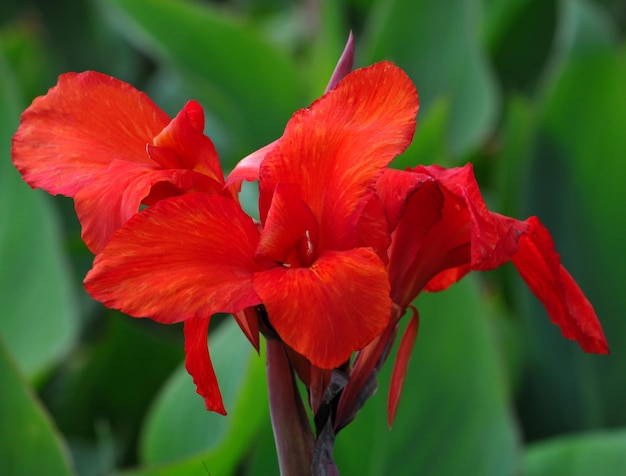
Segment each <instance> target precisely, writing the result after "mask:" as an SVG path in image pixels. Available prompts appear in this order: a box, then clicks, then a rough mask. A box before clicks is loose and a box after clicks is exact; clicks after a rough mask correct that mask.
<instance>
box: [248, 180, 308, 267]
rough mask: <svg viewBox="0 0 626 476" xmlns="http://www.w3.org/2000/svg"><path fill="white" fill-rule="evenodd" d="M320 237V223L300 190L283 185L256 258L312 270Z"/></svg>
mask: <svg viewBox="0 0 626 476" xmlns="http://www.w3.org/2000/svg"><path fill="white" fill-rule="evenodd" d="M318 235H319V230H318V226H317V222H316V221H315V217H314V216H313V214H312V213H311V210H310V208H309V207H308V206H307V204H306V203H304V201H302V199H301V197H300V187H298V186H297V185H296V184H286V183H279V184H278V185H277V186H276V191H275V192H274V197H273V200H272V205H271V208H270V210H269V213H268V215H267V218H266V220H265V226H264V227H263V232H262V233H261V238H260V240H259V245H258V247H257V250H256V255H257V257H258V259H264V260H269V261H268V264H271V265H274V266H275V265H276V264H277V263H280V264H288V265H295V266H308V265H309V264H310V263H311V262H312V261H313V260H314V259H315V254H316V253H317V241H318Z"/></svg>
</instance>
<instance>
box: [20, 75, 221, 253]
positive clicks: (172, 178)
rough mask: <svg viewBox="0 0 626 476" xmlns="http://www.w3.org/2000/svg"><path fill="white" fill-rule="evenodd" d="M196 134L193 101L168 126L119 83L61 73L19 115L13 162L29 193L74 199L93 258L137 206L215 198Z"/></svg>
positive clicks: (215, 167) (206, 142)
mask: <svg viewBox="0 0 626 476" xmlns="http://www.w3.org/2000/svg"><path fill="white" fill-rule="evenodd" d="M203 130H204V114H203V112H202V108H201V107H200V105H199V104H198V103H197V102H195V101H190V102H189V103H187V104H186V105H185V107H184V108H183V110H182V111H181V112H180V113H179V114H178V115H177V116H176V118H174V120H172V121H170V119H169V117H168V116H167V115H166V114H165V113H164V112H163V111H161V110H160V109H159V108H158V107H157V106H156V105H155V104H154V103H153V102H152V101H151V100H150V99H149V98H148V96H146V95H145V94H143V93H141V92H139V91H137V90H136V89H135V88H133V87H132V86H130V85H129V84H127V83H124V82H122V81H119V80H117V79H115V78H112V77H109V76H105V75H103V74H100V73H96V72H93V71H90V72H85V73H81V74H75V73H67V74H64V75H62V76H61V77H60V78H59V82H58V84H57V85H56V86H55V87H53V88H52V89H51V90H50V91H49V92H48V94H46V95H45V96H42V97H39V98H37V99H35V101H34V102H33V104H32V105H31V106H30V107H29V108H28V109H27V110H26V111H25V112H24V113H23V114H22V120H21V123H20V126H19V129H18V130H17V133H16V134H15V136H14V139H13V161H14V163H15V166H16V167H17V169H18V170H19V171H20V172H21V174H22V176H23V178H24V180H25V181H26V182H28V184H29V185H30V186H31V187H33V188H43V189H44V190H46V191H48V192H50V193H52V194H62V195H66V196H69V197H72V198H74V201H75V205H76V212H77V214H78V217H79V220H80V222H81V225H82V235H83V240H84V241H85V243H86V244H87V246H88V247H89V249H90V250H91V251H93V252H94V253H97V252H99V251H100V250H101V249H102V248H103V247H104V245H105V243H106V242H107V240H108V238H109V237H110V236H111V234H112V233H113V232H114V231H115V230H117V229H118V228H119V227H120V226H121V225H122V224H123V223H125V222H126V221H127V220H128V219H129V218H130V217H131V216H132V215H134V214H135V213H137V211H138V210H139V206H140V205H141V204H142V203H143V204H146V205H150V204H152V203H154V202H155V201H156V200H158V199H160V198H164V197H167V196H173V195H178V194H181V193H185V192H189V191H205V192H209V193H222V192H221V191H222V187H223V184H224V176H223V173H222V170H221V168H220V164H219V161H218V158H217V154H216V152H215V148H214V147H213V143H212V142H211V140H210V139H209V138H208V137H206V136H205V135H204V134H203Z"/></svg>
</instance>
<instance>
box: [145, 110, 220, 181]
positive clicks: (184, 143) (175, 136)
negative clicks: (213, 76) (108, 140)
mask: <svg viewBox="0 0 626 476" xmlns="http://www.w3.org/2000/svg"><path fill="white" fill-rule="evenodd" d="M152 143H153V144H154V146H155V147H148V154H149V155H150V158H151V159H153V160H154V161H155V162H157V163H158V164H159V165H161V166H162V167H163V168H165V169H188V170H193V171H195V172H200V173H202V174H204V175H207V176H208V177H211V178H212V179H214V180H216V181H218V182H220V183H222V184H223V183H224V174H223V172H222V169H221V167H220V162H219V159H218V156H217V152H216V151H215V146H214V145H213V142H212V141H211V139H209V138H208V137H207V136H205V135H204V112H203V111H202V107H201V106H200V104H198V103H197V102H196V101H189V102H188V103H187V104H186V105H185V107H184V108H183V109H182V110H181V111H180V112H179V113H178V115H177V116H176V117H175V118H174V119H172V122H170V123H169V124H168V125H167V126H166V127H165V128H164V129H163V130H162V131H161V132H160V133H159V135H157V136H156V137H155V138H154V141H153V142H152Z"/></svg>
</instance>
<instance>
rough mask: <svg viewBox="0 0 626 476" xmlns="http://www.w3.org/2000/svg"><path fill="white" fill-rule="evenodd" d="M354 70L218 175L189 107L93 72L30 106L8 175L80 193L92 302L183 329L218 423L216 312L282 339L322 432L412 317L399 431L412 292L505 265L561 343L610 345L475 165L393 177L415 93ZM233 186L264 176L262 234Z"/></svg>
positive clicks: (254, 337) (398, 383)
mask: <svg viewBox="0 0 626 476" xmlns="http://www.w3.org/2000/svg"><path fill="white" fill-rule="evenodd" d="M348 63H349V67H347V68H346V66H345V62H344V65H343V66H342V68H339V69H338V70H337V71H338V72H337V73H336V74H335V76H333V80H331V84H330V85H329V88H328V90H327V92H326V93H325V94H324V95H323V96H322V97H321V98H320V99H318V100H317V101H315V102H314V103H313V104H311V105H310V106H309V107H308V108H305V109H302V110H299V111H297V112H296V113H295V114H294V115H293V117H292V118H291V119H290V120H289V122H288V123H287V125H286V128H285V130H284V134H283V135H282V137H280V138H279V139H278V140H277V141H275V142H274V143H272V144H270V145H268V146H266V147H264V148H263V149H260V150H259V151H257V152H255V153H253V154H252V155H251V156H249V157H248V158H246V159H244V160H243V161H241V163H240V164H239V165H238V166H237V167H236V168H235V169H234V170H233V171H232V173H231V174H230V175H229V176H228V178H227V179H226V180H225V177H224V174H223V172H222V170H221V167H220V163H219V160H218V156H217V153H216V151H215V148H214V146H213V143H212V142H211V140H210V139H209V138H208V137H207V136H205V135H204V132H203V131H204V116H203V111H202V108H201V107H200V105H199V104H198V103H196V102H194V101H190V102H189V103H187V104H186V105H185V106H184V108H183V109H182V110H181V112H180V113H179V114H178V115H177V116H176V117H175V118H173V119H170V118H169V117H168V116H167V115H166V114H165V113H164V112H162V111H161V110H160V109H159V108H158V107H157V106H156V105H155V104H154V103H153V102H152V101H151V100H150V99H149V98H148V97H147V96H146V95H144V94H143V93H141V92H139V91H137V90H136V89H134V88H133V87H132V86H130V85H128V84H126V83H123V82H121V81H118V80H116V79H114V78H111V77H108V76H105V75H102V74H99V73H96V72H85V73H81V74H74V73H69V74H65V75H63V76H61V77H60V79H59V82H58V84H57V85H56V86H55V87H53V88H52V89H51V90H50V91H49V92H48V93H47V94H46V95H45V96H42V97H39V98H37V99H36V100H35V101H34V102H33V104H32V105H31V106H30V107H29V108H28V109H27V110H26V111H25V112H24V114H23V115H22V120H21V124H20V126H19V129H18V131H17V133H16V134H15V137H14V141H13V160H14V164H15V166H16V167H17V169H18V170H19V171H20V172H21V174H22V176H23V178H24V180H25V181H26V182H28V183H29V184H30V185H31V186H32V187H34V188H43V189H45V190H47V191H48V192H50V193H52V194H63V195H66V196H70V197H72V198H73V199H74V201H75V205H76V212H77V215H78V218H79V220H80V223H81V226H82V237H83V239H84V241H85V243H86V244H87V246H88V247H89V249H90V250H91V251H92V252H93V253H94V254H95V255H96V257H95V260H94V264H93V268H92V269H91V271H90V272H89V273H88V275H87V277H86V279H85V288H86V289H87V291H88V292H89V293H90V294H91V296H93V298H94V299H96V300H98V301H101V302H102V303H104V304H105V305H106V306H108V307H111V308H115V309H119V310H121V311H123V312H124V313H127V314H129V315H131V316H134V317H148V318H151V319H153V320H155V321H158V322H161V323H175V322H183V323H184V333H185V351H186V366H187V369H188V371H189V373H190V374H191V375H192V376H193V379H194V382H195V384H196V386H197V389H198V392H199V393H200V394H201V395H202V396H203V397H204V399H205V402H206V406H207V408H208V409H209V410H213V411H216V412H219V413H225V412H226V411H225V408H224V405H223V403H222V398H221V395H220V391H219V386H218V382H217V379H216V376H215V373H214V371H213V368H212V365H211V360H210V356H209V351H208V347H207V332H208V328H209V322H210V320H211V316H213V315H214V314H216V313H230V314H232V315H233V316H234V318H235V319H236V320H237V323H238V324H239V326H240V327H241V329H242V331H243V332H244V333H245V335H246V336H247V337H248V339H249V340H250V342H251V343H252V345H254V346H255V347H257V348H258V346H259V333H262V334H263V335H265V336H266V337H267V338H268V339H271V340H273V341H277V342H279V343H281V344H282V345H283V346H284V348H285V351H286V354H287V356H288V359H289V362H290V366H291V368H292V369H294V370H295V372H296V373H297V375H298V376H299V378H300V379H301V380H302V381H303V382H304V384H305V385H306V387H307V388H308V390H309V398H310V402H309V403H310V405H311V408H312V409H313V411H314V413H315V414H316V415H318V414H320V412H321V410H322V409H324V412H327V411H329V402H334V403H333V405H332V414H331V415H326V416H325V417H324V418H322V419H321V420H320V422H319V427H324V426H326V425H327V424H328V423H329V422H330V424H331V426H332V431H333V432H336V431H338V430H339V429H341V428H342V427H343V426H345V425H346V424H347V423H349V422H350V421H351V419H352V418H354V416H355V414H356V412H357V411H358V410H359V408H360V407H361V406H362V405H363V403H364V401H365V400H366V399H367V398H368V397H369V396H370V395H371V393H372V385H373V382H372V379H374V380H375V375H376V373H377V371H378V369H379V368H380V366H381V365H382V363H383V362H384V361H385V359H386V357H387V353H388V351H389V348H390V346H391V343H392V342H393V340H394V339H395V336H396V333H397V330H398V322H399V320H400V319H401V318H402V316H403V315H405V313H406V311H407V310H408V309H410V310H411V312H410V315H411V317H410V319H411V321H410V323H409V325H408V326H407V328H406V330H405V335H404V336H403V337H402V339H401V343H400V351H399V353H398V357H397V359H396V362H395V367H394V375H393V378H392V385H391V394H390V404H389V405H390V406H389V419H390V421H391V420H392V419H393V415H394V413H395V408H396V406H397V402H398V399H399V397H400V393H401V389H402V382H403V380H404V373H405V371H406V366H407V362H408V358H409V355H410V351H411V348H412V345H413V342H414V340H415V337H416V335H417V328H418V322H419V321H418V313H417V310H416V309H415V308H413V307H412V305H411V303H412V302H413V300H414V299H415V298H416V297H417V295H418V294H419V293H420V292H421V291H423V290H425V291H439V290H442V289H445V288H446V287H448V286H450V285H451V284H453V283H455V282H456V281H458V280H459V279H461V278H462V277H463V276H464V275H466V274H467V273H468V272H470V271H473V270H491V269H494V268H496V267H498V266H500V265H502V264H504V263H506V262H509V261H512V262H513V264H514V265H515V267H516V268H517V270H518V271H519V273H520V275H521V277H522V278H523V279H524V280H525V282H526V283H527V284H528V286H529V288H530V290H531V291H532V292H533V293H534V294H535V295H536V296H537V298H538V299H539V300H540V301H541V302H542V303H543V304H544V305H545V307H546V309H547V311H548V314H549V316H550V318H551V320H552V322H554V323H555V324H556V325H558V326H559V327H560V328H561V331H562V333H563V335H564V336H565V337H567V338H569V339H574V340H576V341H577V342H578V343H579V344H580V346H581V347H582V348H583V350H585V351H587V352H598V353H606V352H607V351H608V347H607V343H606V340H605V337H604V335H603V332H602V329H601V327H600V324H599V322H598V320H597V318H596V315H595V313H594V311H593V308H592V307H591V305H590V303H589V302H588V301H587V299H586V298H585V296H584V295H583V293H582V292H581V290H580V289H579V287H578V286H577V284H576V283H575V282H574V280H573V279H572V277H571V276H570V274H569V273H568V272H567V271H566V270H565V268H564V267H563V266H562V265H561V263H560V259H559V256H558V254H557V253H556V251H555V249H554V245H553V242H552V240H551V237H550V234H549V233H548V231H547V230H546V229H545V227H544V226H543V225H542V224H541V223H540V222H539V220H538V219H537V218H536V217H531V218H529V219H527V220H525V221H519V220H516V219H513V218H509V217H505V216H502V215H499V214H497V213H494V212H491V211H489V210H488V209H487V207H486V205H485V202H484V201H483V198H482V196H481V193H480V190H479V188H478V185H477V183H476V180H475V178H474V175H473V171H472V166H471V165H469V164H468V165H466V166H464V167H459V168H452V169H445V168H442V167H439V166H428V167H426V166H417V167H415V168H413V169H408V170H403V171H401V170H395V169H392V168H389V164H390V162H391V161H392V160H393V159H394V157H396V156H397V155H399V154H401V153H402V152H403V151H404V150H405V149H406V148H407V146H408V145H409V143H410V142H411V140H412V137H413V133H414V130H415V119H416V114H417V111H418V106H419V102H418V95H417V92H416V90H415V87H414V85H413V83H412V82H411V80H410V79H409V78H408V76H407V75H406V74H405V73H404V72H403V71H402V70H401V69H400V68H398V67H397V66H395V65H393V64H391V63H389V62H381V63H377V64H374V65H372V66H369V67H366V68H362V69H357V70H355V71H353V72H349V71H350V69H351V62H350V61H348ZM244 179H245V180H257V181H258V186H259V217H260V222H256V221H255V220H253V219H252V218H251V217H250V216H248V215H247V214H246V213H245V212H244V211H243V209H242V208H241V206H240V203H239V200H238V191H239V189H240V185H241V181H242V180H244ZM374 383H375V382H374ZM318 429H319V428H318Z"/></svg>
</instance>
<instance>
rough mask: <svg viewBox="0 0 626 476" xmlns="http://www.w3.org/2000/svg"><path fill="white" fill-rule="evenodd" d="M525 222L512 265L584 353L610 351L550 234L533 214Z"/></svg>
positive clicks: (564, 332)
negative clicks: (528, 227) (527, 230)
mask: <svg viewBox="0 0 626 476" xmlns="http://www.w3.org/2000/svg"><path fill="white" fill-rule="evenodd" d="M526 223H527V224H528V225H529V226H530V231H529V233H527V234H524V235H522V237H521V238H520V246H519V251H518V253H517V254H516V255H515V256H514V257H513V264H514V265H515V267H516V268H517V270H518V271H519V273H520V275H521V276H522V278H523V279H524V281H526V284H527V285H528V287H529V288H530V290H531V291H532V292H533V294H535V296H537V298H538V299H539V300H540V301H541V302H542V303H543V305H544V306H545V307H546V310H547V311H548V314H549V315H550V320H551V321H552V322H553V323H554V324H556V325H558V326H559V327H560V328H561V332H562V333H563V336H565V337H567V338H568V339H574V340H576V341H578V344H579V345H580V347H581V348H582V349H583V350H584V351H585V352H595V353H599V354H607V353H608V351H609V348H608V344H607V342H606V338H605V337H604V333H603V332H602V327H601V326H600V323H599V322H598V318H597V316H596V313H595V311H594V310H593V307H592V306H591V304H590V303H589V301H588V300H587V298H586V297H585V295H584V294H583V292H582V291H581V289H580V288H579V287H578V285H577V284H576V282H575V281H574V279H573V278H572V277H571V275H570V274H569V273H568V272H567V270H566V269H565V268H564V267H563V266H562V265H561V260H560V258H559V255H558V254H557V252H556V251H555V249H554V243H553V242H552V237H551V236H550V233H549V232H548V230H546V228H545V227H544V226H543V225H542V224H541V223H540V222H539V220H538V219H537V218H536V217H530V218H529V219H528V220H526Z"/></svg>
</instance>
